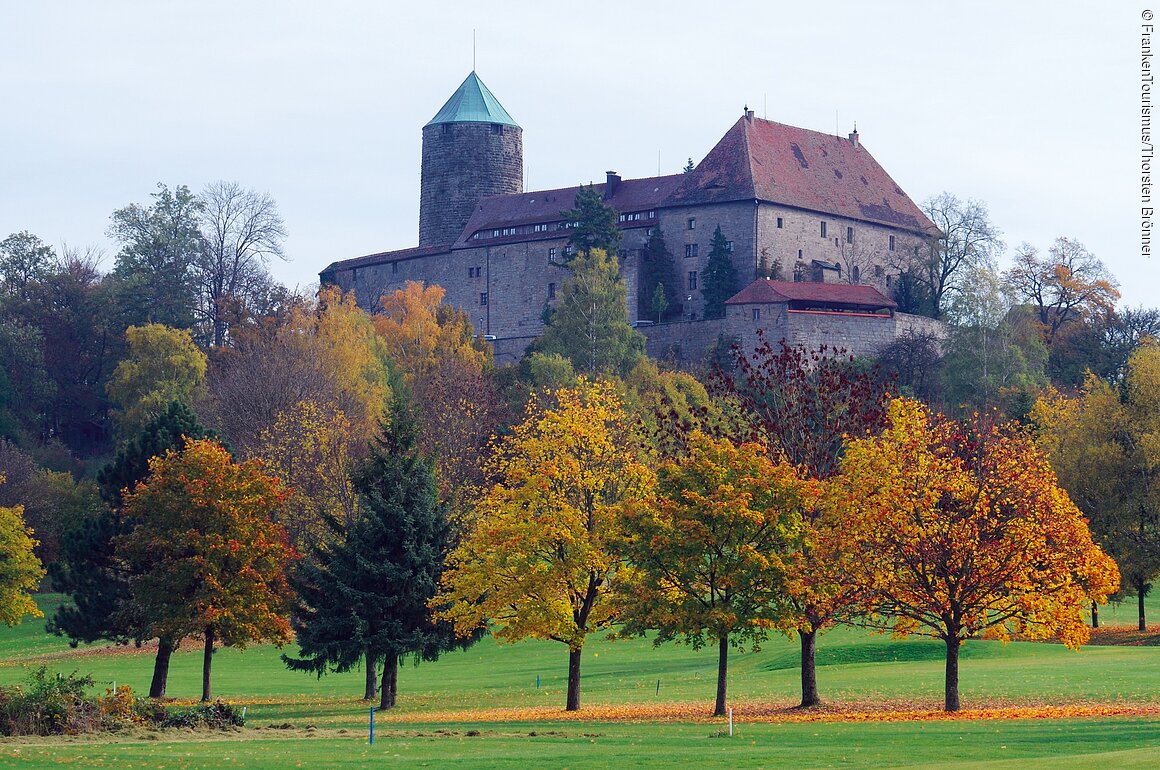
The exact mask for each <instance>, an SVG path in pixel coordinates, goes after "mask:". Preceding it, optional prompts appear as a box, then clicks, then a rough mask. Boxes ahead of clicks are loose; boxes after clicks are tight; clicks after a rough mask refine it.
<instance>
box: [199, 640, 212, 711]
mask: <svg viewBox="0 0 1160 770" xmlns="http://www.w3.org/2000/svg"><path fill="white" fill-rule="evenodd" d="M213 643H214V628H213V626H206V627H205V654H204V655H203V657H202V659H201V702H202V703H205V702H206V701H208V700H209V699H210V697H211V694H210V686H209V674H210V669H211V667H212V666H213Z"/></svg>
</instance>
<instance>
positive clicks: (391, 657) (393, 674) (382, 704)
mask: <svg viewBox="0 0 1160 770" xmlns="http://www.w3.org/2000/svg"><path fill="white" fill-rule="evenodd" d="M398 682H399V656H398V655H395V654H394V653H393V652H388V653H387V654H386V655H384V656H383V686H382V688H380V690H379V710H380V711H386V710H387V709H393V708H394V707H395V694H396V688H397V686H398Z"/></svg>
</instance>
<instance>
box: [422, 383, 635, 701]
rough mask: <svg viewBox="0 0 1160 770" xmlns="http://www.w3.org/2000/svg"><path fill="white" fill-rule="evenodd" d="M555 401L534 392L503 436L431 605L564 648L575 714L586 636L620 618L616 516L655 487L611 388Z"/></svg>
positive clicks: (560, 395)
mask: <svg viewBox="0 0 1160 770" xmlns="http://www.w3.org/2000/svg"><path fill="white" fill-rule="evenodd" d="M554 400H555V402H556V404H557V405H556V406H555V407H554V408H550V409H545V408H543V407H541V406H540V405H539V403H538V401H537V400H535V399H533V401H532V402H531V403H530V404H529V407H528V415H527V418H526V419H525V420H524V421H523V422H522V423H520V424H519V425H518V426H516V427H515V428H514V429H513V430H512V432H511V433H510V434H509V435H507V436H506V437H504V438H503V439H502V440H501V441H500V442H499V444H498V446H497V448H496V452H495V455H494V456H493V457H492V459H491V460H490V461H489V465H488V474H489V476H490V477H491V478H494V479H496V483H495V485H494V486H492V487H491V489H490V490H488V491H487V492H486V494H485V495H484V496H483V497H482V498H481V499H480V501H479V503H478V505H477V506H476V509H475V512H474V521H473V522H472V523H471V525H470V527H469V529H468V530H467V532H466V533H465V534H464V535H463V539H462V541H461V542H460V543H459V545H458V546H457V547H456V548H455V549H454V550H453V551H452V553H451V555H450V556H449V557H448V562H447V571H446V572H445V573H444V575H443V577H442V580H441V586H442V587H441V591H440V594H439V596H438V597H437V598H436V600H435V605H436V606H438V607H439V608H440V613H439V615H440V617H442V618H444V619H446V620H449V621H451V622H452V623H453V624H454V625H455V629H456V632H457V633H459V634H461V635H462V634H469V633H472V632H474V631H475V630H476V629H477V628H479V627H480V626H482V625H483V624H485V623H487V624H489V628H490V630H491V632H492V634H494V635H495V636H496V637H497V638H498V639H501V640H503V641H509V642H515V641H519V640H521V639H527V638H533V639H550V640H553V641H557V642H560V643H562V644H565V645H567V646H568V696H567V709H568V710H569V711H575V710H577V709H579V708H580V654H581V652H582V651H583V649H584V642H585V640H586V639H587V638H588V635H589V634H590V633H592V632H593V631H596V630H598V629H601V628H605V627H607V626H608V624H609V623H610V622H611V620H612V618H611V607H610V605H609V603H608V602H607V594H608V592H609V589H610V588H611V586H612V583H613V581H614V579H615V577H616V573H617V570H618V568H619V566H620V561H619V559H618V557H617V556H616V555H615V554H614V552H613V549H612V541H613V539H614V538H615V537H616V535H617V530H618V521H619V516H620V513H621V511H622V510H623V508H624V506H625V505H626V504H628V503H629V502H630V501H633V500H636V499H638V498H639V497H641V496H642V495H643V494H644V493H646V492H647V490H648V488H649V487H650V485H651V478H650V477H651V474H650V472H649V471H648V469H647V468H646V467H645V466H644V465H642V464H641V463H640V462H639V461H638V460H637V459H636V458H635V456H634V455H633V453H632V451H631V450H630V448H629V446H628V435H629V430H630V426H629V424H628V420H627V419H626V416H625V413H624V410H623V408H622V407H621V405H620V399H619V398H618V397H617V396H616V393H615V390H614V388H613V386H612V385H611V384H609V383H606V382H595V383H593V382H588V381H583V380H582V381H581V382H580V384H579V385H578V386H577V387H576V388H572V389H564V390H560V391H557V392H556V393H555V398H554Z"/></svg>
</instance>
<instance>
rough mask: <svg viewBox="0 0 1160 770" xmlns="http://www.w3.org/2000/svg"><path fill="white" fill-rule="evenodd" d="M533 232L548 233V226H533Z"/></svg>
mask: <svg viewBox="0 0 1160 770" xmlns="http://www.w3.org/2000/svg"><path fill="white" fill-rule="evenodd" d="M532 232H533V233H546V232H548V226H547V225H546V224H544V225H532Z"/></svg>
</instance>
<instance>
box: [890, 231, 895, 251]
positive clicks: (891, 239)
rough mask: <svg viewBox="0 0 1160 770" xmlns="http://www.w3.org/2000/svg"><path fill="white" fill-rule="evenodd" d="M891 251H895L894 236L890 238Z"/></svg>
mask: <svg viewBox="0 0 1160 770" xmlns="http://www.w3.org/2000/svg"><path fill="white" fill-rule="evenodd" d="M890 250H891V251H894V236H893V235H892V236H890Z"/></svg>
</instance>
